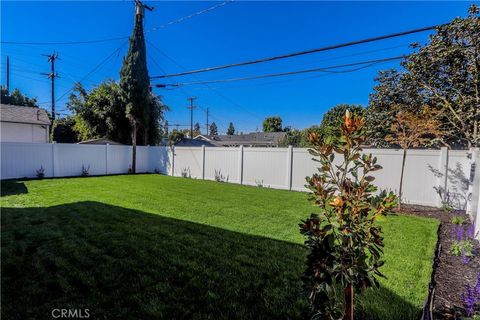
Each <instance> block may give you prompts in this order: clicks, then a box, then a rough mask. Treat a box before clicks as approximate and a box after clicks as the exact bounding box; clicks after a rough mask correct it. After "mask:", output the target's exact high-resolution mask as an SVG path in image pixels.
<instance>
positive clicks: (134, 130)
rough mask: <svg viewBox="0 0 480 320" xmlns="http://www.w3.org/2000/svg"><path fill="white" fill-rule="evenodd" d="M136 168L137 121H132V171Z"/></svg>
mask: <svg viewBox="0 0 480 320" xmlns="http://www.w3.org/2000/svg"><path fill="white" fill-rule="evenodd" d="M136 170H137V122H136V121H135V120H134V121H132V173H135V172H136Z"/></svg>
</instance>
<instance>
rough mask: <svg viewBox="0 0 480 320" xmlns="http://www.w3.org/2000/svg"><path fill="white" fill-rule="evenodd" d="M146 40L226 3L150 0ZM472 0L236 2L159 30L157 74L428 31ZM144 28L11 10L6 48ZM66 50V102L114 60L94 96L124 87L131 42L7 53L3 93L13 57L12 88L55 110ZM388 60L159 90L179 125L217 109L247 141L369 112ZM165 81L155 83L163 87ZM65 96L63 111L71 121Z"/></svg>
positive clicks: (100, 13)
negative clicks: (52, 66)
mask: <svg viewBox="0 0 480 320" xmlns="http://www.w3.org/2000/svg"><path fill="white" fill-rule="evenodd" d="M146 3H147V4H149V5H152V6H154V7H155V10H154V11H153V12H147V14H146V20H145V30H149V29H152V28H154V27H157V26H160V25H162V24H164V23H167V22H169V21H172V20H175V19H177V18H181V17H184V16H187V15H189V14H191V13H194V12H197V11H199V10H202V9H205V8H208V7H210V6H213V5H215V4H216V3H221V2H205V1H195V2H185V1H177V2H173V1H148V2H146ZM471 3H472V2H460V1H455V2H413V1H412V2H321V1H315V2H314V1H309V2H286V1H284V2H273V1H270V2H256V1H233V2H229V3H228V4H226V5H224V6H222V7H220V8H217V9H216V10H213V11H210V12H208V13H205V14H202V15H199V16H196V17H193V18H191V19H188V20H185V21H183V22H181V23H177V24H173V25H170V26H167V27H165V28H162V29H160V30H158V31H153V32H148V33H147V34H146V38H147V55H148V66H149V72H150V75H151V76H154V75H161V74H163V73H164V72H167V73H174V72H180V71H184V70H190V69H195V68H202V67H210V66H215V65H220V64H228V63H232V62H239V61H244V60H250V59H258V58H262V57H267V56H271V55H278V54H283V53H289V52H294V51H300V50H305V49H311V48H317V47H322V46H326V45H331V44H337V43H342V42H347V41H353V40H358V39H363V38H367V37H373V36H378V35H383V34H388V33H394V32H400V31H404V30H409V29H414V28H420V27H425V26H430V25H435V24H441V23H445V22H448V21H450V20H451V19H453V18H454V17H457V16H465V15H466V13H467V9H468V7H469V5H470V4H471ZM132 26H133V3H132V2H131V1H99V2H86V1H79V2H73V1H55V2H43V1H33V2H24V1H2V2H1V39H2V41H21V42H29V41H31V42H62V41H82V40H95V39H103V38H110V37H121V36H128V35H130V33H131V29H132ZM428 34H429V33H428V32H424V33H420V34H414V35H409V36H405V37H400V38H394V39H389V40H384V41H379V42H375V43H370V44H364V45H358V46H353V47H349V48H343V49H339V50H334V51H329V52H323V53H316V54H311V55H306V56H301V57H296V58H292V59H286V60H282V61H276V62H272V63H263V64H257V65H252V66H248V67H239V68H231V69H228V70H222V71H216V72H209V73H202V74H198V75H196V76H193V75H192V76H186V77H182V78H176V79H174V80H173V79H172V82H188V81H198V80H213V79H222V78H231V77H241V76H250V75H257V74H263V73H276V72H284V71H292V70H298V69H307V68H315V67H324V66H331V65H339V64H345V63H351V62H357V61H364V60H371V59H378V58H386V57H392V56H398V55H402V54H406V53H409V52H411V51H410V49H409V47H408V45H409V44H410V43H412V42H420V43H425V42H426V41H427V39H428ZM53 51H57V52H58V54H59V57H60V59H61V60H59V61H57V65H56V67H57V71H58V72H59V73H60V78H58V79H57V87H56V97H57V99H58V98H59V97H61V96H62V95H64V94H65V93H66V92H68V90H69V89H70V88H71V87H72V84H73V83H74V81H79V80H80V79H83V78H85V76H86V75H88V74H89V73H90V72H91V71H92V70H93V69H94V68H95V66H97V65H98V64H99V63H100V62H101V61H103V60H104V59H105V58H107V57H108V56H110V55H112V53H113V52H118V54H114V55H112V56H111V58H110V59H108V60H107V62H106V63H105V64H104V65H102V67H101V68H98V69H97V70H95V72H93V73H92V74H90V75H89V76H88V77H86V79H85V80H84V82H83V83H84V85H85V86H87V87H92V86H94V85H95V84H98V83H100V82H101V81H102V80H104V79H108V78H111V79H118V74H119V70H120V67H121V63H122V58H123V56H124V55H125V53H126V51H127V43H126V40H116V41H112V42H106V43H96V44H82V45H11V44H2V46H1V69H2V72H1V83H2V84H5V71H4V70H5V57H6V56H7V55H8V56H10V63H11V77H10V85H11V87H12V88H15V87H17V88H19V89H20V90H21V91H23V92H25V93H26V94H28V95H29V96H35V97H37V98H38V101H39V102H40V103H41V106H42V107H45V108H50V82H49V80H48V79H47V78H46V76H43V75H40V73H41V72H49V63H48V62H47V60H46V59H47V58H46V57H44V56H42V54H48V53H51V52H53ZM398 65H399V64H398V62H388V63H382V64H378V65H375V66H372V67H370V68H367V69H363V70H359V71H356V72H352V73H343V74H328V75H325V74H315V75H312V74H308V75H305V74H304V75H296V76H291V77H284V78H274V79H262V80H253V81H244V82H235V83H227V84H211V85H209V86H202V85H197V86H185V87H183V89H178V88H177V89H170V90H166V89H155V92H156V93H158V94H160V95H162V96H163V98H164V102H165V103H166V104H168V105H169V106H170V108H171V111H170V112H168V113H167V115H166V117H167V119H168V121H169V123H170V124H174V123H178V124H182V125H185V124H188V123H189V119H190V115H189V111H188V110H187V109H186V106H187V104H188V102H187V100H186V98H187V97H188V96H196V97H198V100H197V104H198V105H199V106H200V107H201V108H202V109H206V108H207V107H208V108H209V109H210V111H211V118H210V122H211V121H215V122H216V123H217V125H218V126H219V128H220V131H221V132H225V131H226V127H227V126H228V123H229V122H230V121H232V122H233V123H234V124H235V127H236V129H237V130H238V131H243V132H249V131H254V130H256V128H259V129H261V123H262V120H263V118H264V117H266V116H270V115H276V116H281V117H282V118H283V121H284V125H290V126H293V127H296V128H305V127H308V126H310V125H313V124H318V123H319V122H320V121H321V118H322V115H323V114H324V113H325V111H327V110H328V109H329V108H331V107H332V106H334V105H336V104H339V103H352V104H362V105H366V104H367V103H368V96H369V94H370V92H371V90H372V87H373V84H374V78H375V75H376V74H377V72H378V71H379V70H382V69H388V68H397V67H398ZM160 82H162V81H158V80H157V81H154V83H160ZM67 98H68V94H66V95H65V96H64V97H63V98H61V99H60V100H59V101H58V102H57V110H60V112H61V113H63V114H65V113H66V112H67V111H66V110H65V102H66V99H67ZM202 109H200V108H198V109H196V110H195V113H194V121H195V122H196V121H198V122H200V123H201V125H202V126H203V125H204V124H205V113H204V111H203V110H202Z"/></svg>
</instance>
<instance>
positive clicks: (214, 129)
mask: <svg viewBox="0 0 480 320" xmlns="http://www.w3.org/2000/svg"><path fill="white" fill-rule="evenodd" d="M210 135H212V136H216V135H218V128H217V125H216V124H215V122H212V124H211V125H210Z"/></svg>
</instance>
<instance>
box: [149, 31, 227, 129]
mask: <svg viewBox="0 0 480 320" xmlns="http://www.w3.org/2000/svg"><path fill="white" fill-rule="evenodd" d="M146 41H147V43H148V44H150V45H151V46H152V47H153V48H154V49H156V50H157V51H158V52H160V53H161V54H162V55H164V56H165V57H167V58H168V59H169V60H170V61H172V62H173V63H174V64H176V65H177V66H179V67H180V68H184V67H183V66H181V65H180V64H178V63H177V62H176V61H175V60H173V58H170V57H169V56H168V55H166V54H165V53H164V52H163V51H162V50H160V49H159V48H158V47H157V46H155V45H154V44H153V43H151V42H150V41H148V40H146ZM147 57H148V58H149V59H150V60H151V61H152V62H153V63H154V64H155V65H156V66H157V67H158V68H159V69H160V71H162V72H163V73H166V72H165V70H164V69H163V68H162V66H161V65H160V64H159V63H158V62H157V61H156V60H155V59H154V57H153V56H151V55H150V54H148V53H147ZM195 78H196V79H198V78H197V77H195ZM205 87H206V88H208V86H205ZM178 89H180V92H181V93H182V95H183V96H185V98H187V99H188V98H189V97H191V96H192V95H191V94H189V93H188V92H187V91H186V90H184V88H182V87H179V88H178ZM167 90H168V89H167ZM197 107H198V108H200V109H201V110H203V111H204V112H205V109H203V108H202V107H201V106H199V105H197ZM209 115H210V116H211V117H212V118H214V119H216V120H217V122H218V126H219V127H221V128H223V129H225V130H227V126H226V125H222V123H225V122H228V121H223V120H220V119H218V118H216V117H214V116H213V115H212V113H211V112H210V111H209Z"/></svg>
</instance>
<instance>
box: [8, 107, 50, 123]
mask: <svg viewBox="0 0 480 320" xmlns="http://www.w3.org/2000/svg"><path fill="white" fill-rule="evenodd" d="M0 121H1V122H15V123H27V124H43V125H50V124H51V121H50V118H49V117H48V113H47V111H46V110H45V109H41V108H34V107H24V106H14V105H10V104H0Z"/></svg>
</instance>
